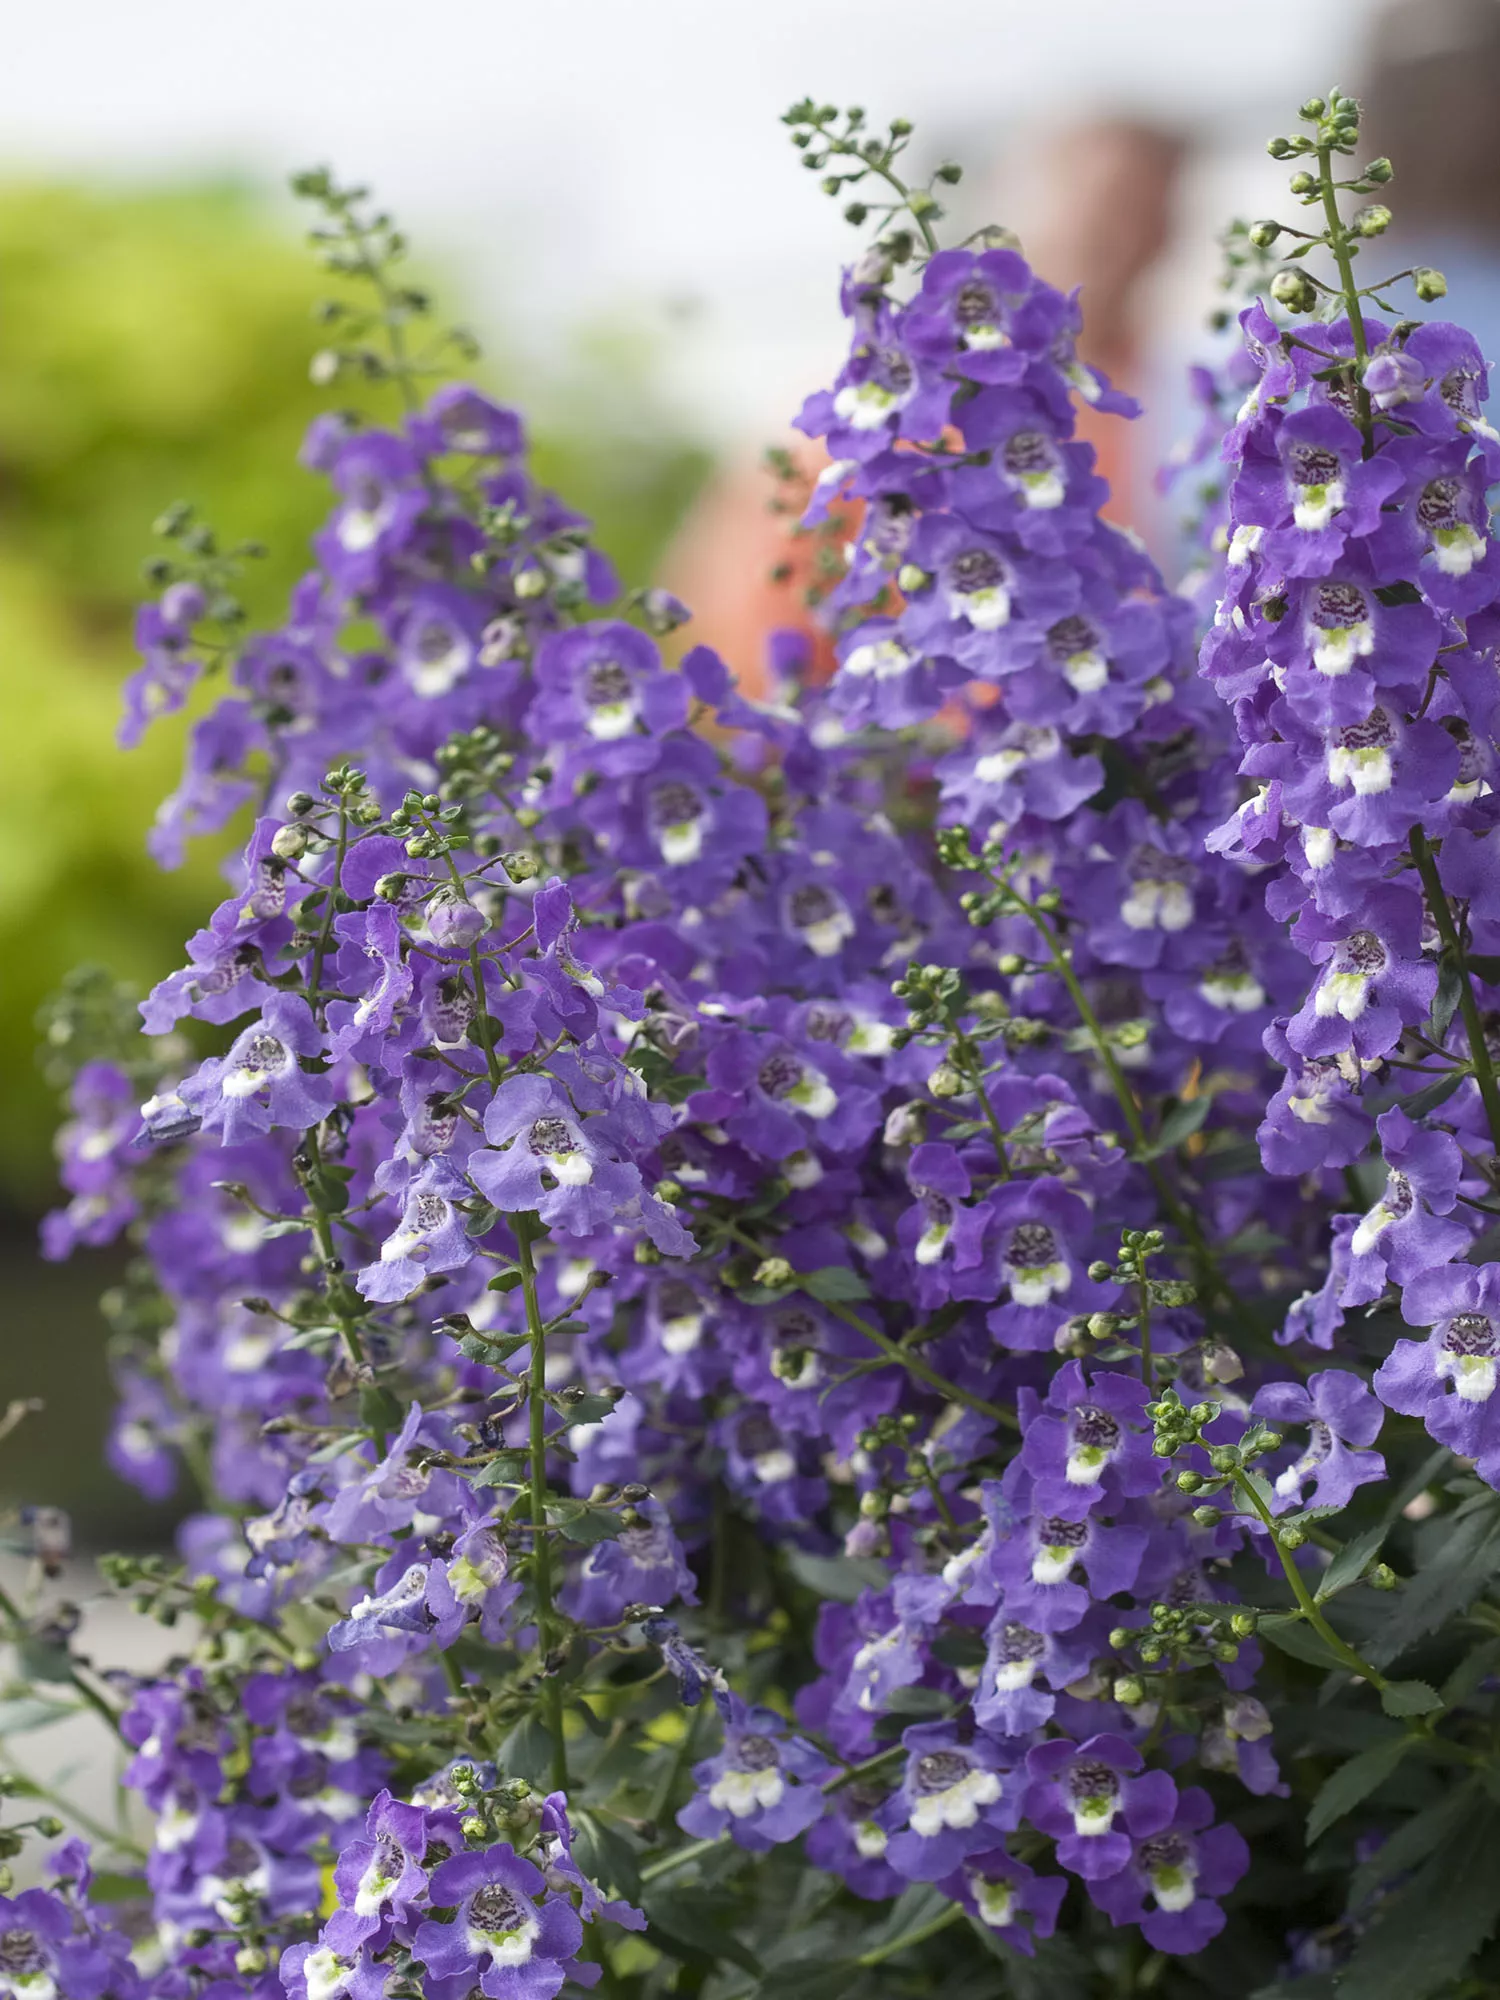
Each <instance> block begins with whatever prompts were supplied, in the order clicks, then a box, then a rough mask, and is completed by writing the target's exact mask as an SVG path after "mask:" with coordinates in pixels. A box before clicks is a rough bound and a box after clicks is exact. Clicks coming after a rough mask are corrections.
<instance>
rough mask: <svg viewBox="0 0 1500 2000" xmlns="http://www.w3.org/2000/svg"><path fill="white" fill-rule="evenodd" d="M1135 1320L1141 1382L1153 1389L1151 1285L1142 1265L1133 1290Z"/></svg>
mask: <svg viewBox="0 0 1500 2000" xmlns="http://www.w3.org/2000/svg"><path fill="white" fill-rule="evenodd" d="M1135 1296H1136V1318H1137V1320H1138V1322H1139V1328H1140V1336H1141V1380H1142V1381H1143V1382H1144V1383H1145V1385H1146V1387H1147V1388H1148V1389H1149V1388H1151V1387H1153V1381H1152V1376H1153V1362H1152V1356H1151V1284H1150V1281H1149V1279H1148V1278H1147V1276H1146V1271H1145V1265H1144V1263H1143V1264H1142V1266H1141V1276H1140V1282H1139V1283H1138V1284H1137V1286H1136V1288H1135Z"/></svg>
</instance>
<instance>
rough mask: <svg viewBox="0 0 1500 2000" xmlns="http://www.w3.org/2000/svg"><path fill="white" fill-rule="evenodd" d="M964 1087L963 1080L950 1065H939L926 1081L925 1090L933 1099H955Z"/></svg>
mask: <svg viewBox="0 0 1500 2000" xmlns="http://www.w3.org/2000/svg"><path fill="white" fill-rule="evenodd" d="M963 1087H964V1080H963V1078H962V1077H961V1076H960V1075H959V1073H958V1071H957V1070H956V1069H955V1068H954V1067H953V1065H952V1063H939V1064H938V1066H937V1068H936V1069H935V1070H934V1071H933V1072H932V1075H931V1076H930V1077H929V1078H928V1079H927V1088H928V1089H929V1090H930V1091H931V1092H932V1094H933V1096H934V1097H957V1096H959V1095H960V1094H961V1093H962V1091H963Z"/></svg>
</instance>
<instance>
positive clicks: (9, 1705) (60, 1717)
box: [0, 1695, 80, 1736]
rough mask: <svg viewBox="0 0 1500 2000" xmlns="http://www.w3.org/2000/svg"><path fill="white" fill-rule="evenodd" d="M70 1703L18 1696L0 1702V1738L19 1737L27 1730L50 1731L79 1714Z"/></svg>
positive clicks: (36, 1696)
mask: <svg viewBox="0 0 1500 2000" xmlns="http://www.w3.org/2000/svg"><path fill="white" fill-rule="evenodd" d="M79 1712H80V1711H79V1709H78V1707H77V1706H76V1704H74V1703H72V1702H57V1701H45V1700H43V1699H42V1697H41V1696H39V1695H18V1696H17V1697H16V1699H15V1700H14V1701H0V1736H21V1735H24V1734H25V1732H26V1731H27V1730H29V1729H50V1728H51V1726H52V1724H53V1723H54V1722H67V1721H68V1720H69V1719H70V1718H71V1717H73V1716H76V1715H77V1714H78V1713H79Z"/></svg>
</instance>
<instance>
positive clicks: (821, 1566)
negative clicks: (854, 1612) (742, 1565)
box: [782, 1548, 890, 1604]
mask: <svg viewBox="0 0 1500 2000" xmlns="http://www.w3.org/2000/svg"><path fill="white" fill-rule="evenodd" d="M782 1560H783V1561H784V1562H785V1564H786V1566H787V1568H788V1569H789V1570H790V1571H791V1572H792V1575H793V1576H794V1577H796V1579H797V1581H798V1582H799V1583H805V1584H806V1585H807V1587H808V1589H809V1590H815V1591H816V1592H817V1593H818V1595H819V1597H831V1598H832V1599H833V1600H834V1602H835V1603H837V1604H853V1603H855V1602H856V1601H857V1600H858V1599H859V1598H860V1597H862V1596H863V1595H864V1593H865V1592H866V1591H867V1590H883V1589H884V1588H885V1586H886V1584H887V1583H888V1582H889V1581H890V1578H889V1577H888V1576H887V1574H886V1571H885V1566H884V1564H882V1563H878V1562H876V1561H875V1560H874V1559H873V1558H872V1557H863V1556H816V1555H812V1554H811V1553H810V1552H809V1551H808V1550H806V1549H797V1548H787V1549H785V1550H784V1551H783V1552H782Z"/></svg>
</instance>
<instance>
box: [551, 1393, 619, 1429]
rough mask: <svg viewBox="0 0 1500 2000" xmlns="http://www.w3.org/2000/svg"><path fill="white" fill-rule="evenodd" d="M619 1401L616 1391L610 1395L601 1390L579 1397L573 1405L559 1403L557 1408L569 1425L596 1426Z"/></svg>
mask: <svg viewBox="0 0 1500 2000" xmlns="http://www.w3.org/2000/svg"><path fill="white" fill-rule="evenodd" d="M619 1400H620V1391H619V1390H618V1389H616V1390H614V1391H613V1392H611V1393H606V1392H604V1391H602V1390H601V1391H595V1392H594V1393H592V1394H590V1395H587V1396H580V1397H579V1398H578V1400H577V1402H574V1403H560V1404H558V1405H557V1407H558V1410H559V1411H560V1413H561V1414H562V1415H563V1416H565V1417H566V1418H567V1420H568V1422H569V1423H570V1424H597V1423H599V1422H601V1421H602V1420H603V1419H604V1418H605V1417H607V1416H608V1415H609V1413H610V1411H611V1410H613V1408H614V1406H615V1404H616V1403H618V1402H619Z"/></svg>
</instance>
